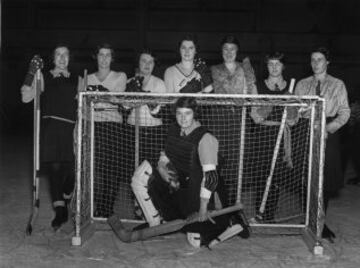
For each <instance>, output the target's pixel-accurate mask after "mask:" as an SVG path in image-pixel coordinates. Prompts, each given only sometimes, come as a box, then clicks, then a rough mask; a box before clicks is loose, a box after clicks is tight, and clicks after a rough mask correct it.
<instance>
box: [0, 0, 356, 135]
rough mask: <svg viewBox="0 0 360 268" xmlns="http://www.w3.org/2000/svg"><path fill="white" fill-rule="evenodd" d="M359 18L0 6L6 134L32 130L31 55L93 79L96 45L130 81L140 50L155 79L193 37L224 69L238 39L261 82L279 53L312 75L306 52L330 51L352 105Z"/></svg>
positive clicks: (147, 5) (346, 12)
mask: <svg viewBox="0 0 360 268" xmlns="http://www.w3.org/2000/svg"><path fill="white" fill-rule="evenodd" d="M359 11H360V1H358V0H347V1H338V0H271V1H269V0H267V1H265V0H121V1H120V0H103V1H100V0H61V1H57V0H33V1H31V0H25V1H24V0H3V4H2V27H3V28H2V77H3V79H2V86H1V90H2V93H1V95H0V96H2V100H1V102H2V103H1V106H2V121H3V122H5V123H4V124H3V126H4V128H6V129H9V130H11V129H14V130H15V131H18V130H21V129H24V130H25V131H28V130H29V129H31V126H32V123H31V120H32V119H31V118H32V107H31V105H23V104H22V103H21V102H20V94H19V87H20V86H21V84H22V82H23V78H24V75H25V72H26V69H27V64H28V61H29V60H30V59H31V57H32V56H33V55H34V54H35V53H40V54H41V55H42V56H43V57H44V58H45V59H47V61H46V62H47V66H50V65H51V63H50V61H49V55H50V53H51V50H52V48H53V47H54V46H55V45H56V44H57V43H67V44H69V46H70V47H71V49H72V63H71V67H72V69H73V71H75V72H78V73H82V72H83V70H84V69H85V68H87V69H88V70H89V71H90V72H91V71H93V70H94V68H95V64H94V60H93V59H92V57H91V55H92V52H93V50H94V48H95V47H96V45H97V44H99V43H102V42H109V43H111V44H112V45H113V46H114V47H115V48H116V55H117V58H116V62H115V63H114V69H116V70H122V71H125V72H126V73H127V74H128V76H131V75H132V74H133V69H134V64H135V62H134V59H135V57H136V53H137V51H138V50H139V49H141V48H142V47H144V46H148V47H151V48H152V49H153V50H154V51H155V52H156V53H157V55H158V57H159V59H160V66H159V68H158V69H157V74H158V75H159V76H162V72H163V70H164V69H165V68H166V67H167V66H169V65H171V64H173V63H174V62H176V61H177V59H178V58H177V53H176V47H177V42H178V40H179V38H180V37H181V36H182V35H183V34H184V33H188V32H191V33H196V34H197V36H198V39H199V45H200V49H201V51H200V54H201V56H202V57H203V58H204V59H206V61H207V62H208V63H209V64H216V63H219V62H221V55H220V46H219V43H220V40H221V38H222V37H223V36H224V35H225V34H229V33H231V34H236V35H237V36H238V37H239V40H240V43H241V48H240V49H241V53H240V58H242V57H244V56H245V55H247V56H249V57H250V58H251V61H252V63H253V65H254V67H255V69H256V72H257V74H258V76H259V77H260V76H261V75H262V73H263V68H264V66H263V64H262V63H263V58H264V56H265V55H266V53H268V52H269V51H272V50H280V51H282V52H284V53H285V54H286V56H287V61H288V64H287V69H286V72H287V73H288V75H289V76H293V77H296V78H302V77H304V76H305V75H308V74H309V71H310V68H309V52H310V51H311V48H313V47H314V46H317V45H325V46H327V47H329V48H330V50H331V52H332V54H333V60H332V62H331V65H330V71H329V72H330V73H333V74H334V75H336V76H338V77H340V78H342V79H343V80H344V81H345V83H346V85H347V87H348V90H349V93H350V95H351V97H352V98H353V96H355V95H357V94H358V93H357V92H359V89H358V88H360V76H359V75H358V74H359V73H360V50H359V49H358V47H359V45H360V19H358V18H357V15H358V14H359Z"/></svg>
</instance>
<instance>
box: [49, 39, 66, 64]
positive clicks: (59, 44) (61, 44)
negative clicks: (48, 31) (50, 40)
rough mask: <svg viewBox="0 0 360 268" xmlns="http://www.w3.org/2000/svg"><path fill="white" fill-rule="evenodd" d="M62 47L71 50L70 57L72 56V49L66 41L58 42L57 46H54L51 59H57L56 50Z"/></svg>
mask: <svg viewBox="0 0 360 268" xmlns="http://www.w3.org/2000/svg"><path fill="white" fill-rule="evenodd" d="M60 47H64V48H66V49H67V50H68V51H69V58H71V57H70V56H71V54H70V49H69V46H68V45H67V44H65V43H58V44H56V46H55V47H54V49H53V50H52V54H51V61H52V62H53V61H54V60H55V51H56V50H57V49H58V48H60Z"/></svg>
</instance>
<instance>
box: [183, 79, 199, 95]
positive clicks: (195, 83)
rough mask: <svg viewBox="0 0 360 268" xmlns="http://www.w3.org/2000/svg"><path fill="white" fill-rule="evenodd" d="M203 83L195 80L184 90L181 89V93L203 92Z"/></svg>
mask: <svg viewBox="0 0 360 268" xmlns="http://www.w3.org/2000/svg"><path fill="white" fill-rule="evenodd" d="M201 89H202V88H201V82H200V81H199V80H198V79H196V78H193V79H191V80H190V81H189V82H188V83H187V84H186V85H185V86H184V87H183V88H181V89H180V93H198V92H201Z"/></svg>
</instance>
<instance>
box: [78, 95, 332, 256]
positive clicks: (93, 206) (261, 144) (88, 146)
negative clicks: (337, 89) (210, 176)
mask: <svg viewBox="0 0 360 268" xmlns="http://www.w3.org/2000/svg"><path fill="white" fill-rule="evenodd" d="M187 95H188V96H193V97H196V99H197V102H198V104H199V106H200V109H199V110H200V113H199V121H200V122H201V124H202V125H205V126H206V127H207V128H208V129H209V130H210V131H211V132H212V134H213V135H215V136H216V137H217V139H218V140H219V151H220V152H219V153H220V159H221V161H220V164H219V173H220V175H221V177H222V178H223V179H224V181H225V186H226V188H227V190H228V197H227V204H225V205H226V206H230V205H232V204H234V203H236V202H241V203H243V204H244V206H245V213H246V215H247V218H248V219H249V220H250V225H251V226H252V230H253V232H266V233H272V234H283V233H294V234H302V235H303V236H304V239H305V242H306V243H307V245H308V246H309V248H310V250H311V251H312V252H313V253H314V254H322V249H323V248H322V245H321V243H320V240H321V231H322V226H323V222H324V213H323V209H322V207H323V206H322V180H323V173H322V169H323V160H324V130H325V118H324V105H325V104H324V100H323V99H321V98H318V97H295V96H290V95H288V96H280V95H279V96H277V95H276V96H268V95H215V94H203V95H200V94H193V95H191V94H187ZM180 96H184V95H183V94H181V95H180V94H167V95H160V94H139V93H105V92H82V93H80V94H79V99H78V103H79V109H78V125H77V126H78V127H77V131H76V139H75V140H76V146H75V147H76V149H75V150H76V155H77V165H76V170H77V172H76V174H77V176H76V177H77V183H76V186H77V187H76V195H75V198H74V202H73V204H74V206H73V209H74V212H75V235H74V237H73V244H74V245H80V244H81V243H83V242H84V241H85V240H86V239H87V237H88V236H89V234H91V233H92V231H94V230H95V229H96V228H98V227H99V226H101V224H100V223H102V222H104V221H105V220H106V219H107V217H109V216H110V215H111V214H113V213H117V214H118V215H120V216H121V218H122V219H123V220H124V221H139V220H141V215H140V214H139V213H138V211H139V209H138V208H137V207H136V202H135V198H134V196H133V194H132V192H131V188H130V180H131V177H132V174H133V172H134V170H135V168H136V167H137V166H138V165H139V164H140V163H141V162H142V161H143V160H144V159H146V160H148V161H150V163H152V164H153V165H156V163H157V160H158V157H159V153H160V150H161V149H162V148H163V145H164V141H165V138H166V132H167V128H168V126H169V124H171V123H174V122H175V121H174V120H175V119H174V112H173V104H174V103H175V101H176V100H177V99H178V98H179V97H180ZM159 105H161V109H160V111H158V109H157V108H159ZM150 112H153V113H155V114H156V116H150ZM157 112H158V113H157ZM119 115H121V116H120V117H119Z"/></svg>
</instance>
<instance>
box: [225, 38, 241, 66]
mask: <svg viewBox="0 0 360 268" xmlns="http://www.w3.org/2000/svg"><path fill="white" fill-rule="evenodd" d="M237 51H238V47H237V45H235V44H232V43H225V44H224V45H223V47H222V56H223V59H224V62H225V63H230V62H234V61H235V59H236V54H237Z"/></svg>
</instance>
